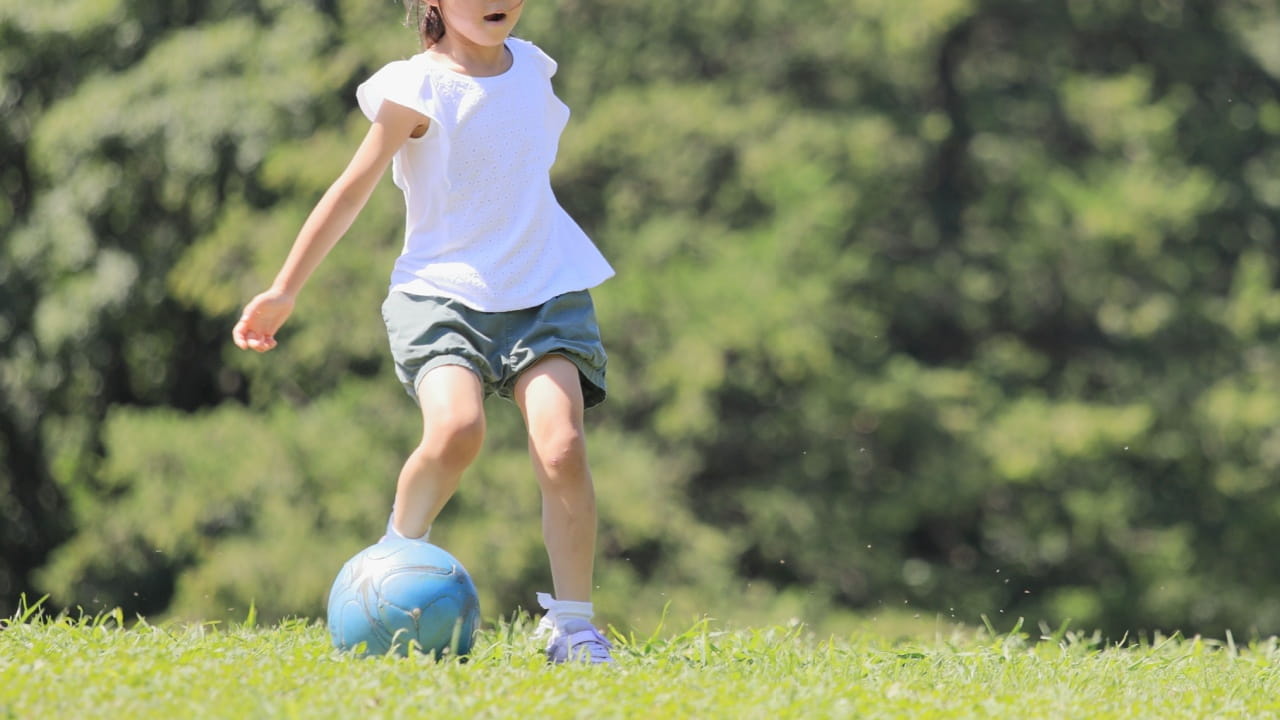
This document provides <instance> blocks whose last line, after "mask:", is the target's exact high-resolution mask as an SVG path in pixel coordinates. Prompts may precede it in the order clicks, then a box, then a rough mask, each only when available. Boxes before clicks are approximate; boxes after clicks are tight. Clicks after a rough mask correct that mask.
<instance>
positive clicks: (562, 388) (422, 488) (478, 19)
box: [233, 0, 613, 663]
mask: <svg viewBox="0 0 1280 720" xmlns="http://www.w3.org/2000/svg"><path fill="white" fill-rule="evenodd" d="M406 4H407V5H408V6H409V9H410V14H411V17H413V16H415V15H416V16H420V18H421V20H420V22H419V23H418V25H419V32H420V33H421V35H422V44H423V47H424V48H425V49H424V51H423V52H421V53H419V54H418V55H415V56H413V57H412V58H410V59H408V60H403V61H398V62H392V63H390V64H388V65H386V66H385V67H383V68H382V69H381V70H379V71H378V72H376V73H374V75H373V76H372V77H371V78H369V79H368V80H367V81H366V82H365V83H364V84H362V85H361V86H360V87H359V89H358V90H357V99H358V101H359V104H360V109H361V110H362V111H363V112H364V114H365V115H367V116H368V117H369V119H370V120H371V121H372V125H371V127H370V128H369V132H368V134H367V135H366V136H365V138H364V141H363V142H362V143H361V144H360V147H359V149H357V150H356V152H355V156H354V157H353V158H352V160H351V162H350V164H349V165H348V166H347V168H346V169H345V170H344V171H343V172H342V174H341V175H340V176H339V177H338V179H337V181H336V182H334V184H333V185H332V186H331V187H330V188H329V190H328V191H327V192H326V193H325V194H324V196H323V197H322V198H321V199H320V201H319V203H318V204H317V205H316V207H315V209H314V210H313V211H312V213H311V215H310V217H308V218H307V221H306V222H305V223H304V224H303V226H302V230H301V231H300V232H299V234H298V237H297V239H296V240H295V241H294V245H293V248H292V250H290V252H289V255H288V257H287V258H286V260H285V262H284V266H283V267H282V268H281V270H280V272H279V274H278V275H277V276H276V279H275V282H274V283H273V284H272V286H271V287H270V289H268V290H266V291H265V292H263V293H261V294H259V295H257V296H256V297H254V298H253V300H251V301H250V302H249V304H248V305H247V306H246V307H245V309H244V313H243V314H242V316H241V318H240V321H239V322H238V323H237V324H236V326H235V329H234V331H233V336H234V339H235V343H236V345H238V346H239V347H240V348H243V349H248V350H256V351H258V352H266V351H268V350H271V349H272V348H274V347H275V346H276V339H275V335H276V332H277V331H278V330H279V329H280V326H281V325H283V324H284V322H285V320H286V319H287V318H288V317H289V314H290V312H292V310H293V307H294V300H295V298H296V297H297V295H298V292H299V291H300V290H301V289H302V286H303V284H304V283H305V282H306V280H307V278H308V277H309V276H310V275H311V273H312V272H313V271H314V270H315V269H316V266H317V265H319V264H320V261H321V260H322V259H323V258H324V256H325V255H326V254H327V253H328V251H329V250H330V249H331V248H332V247H333V246H334V244H335V243H337V241H338V239H339V238H340V237H341V236H342V235H343V234H344V233H345V232H346V231H347V229H348V228H349V227H350V226H351V223H352V221H353V220H354V219H355V217H356V215H357V214H358V213H359V212H360V210H361V209H362V208H363V207H364V205H365V202H366V201H367V200H368V198H369V195H370V193H371V192H372V191H373V188H374V186H375V185H376V184H377V182H378V180H379V178H380V177H381V176H382V174H383V172H384V171H385V170H386V168H387V166H388V164H389V165H390V166H391V169H392V177H393V179H394V181H395V184H396V185H397V186H398V187H399V188H400V189H401V190H402V191H403V192H404V196H405V209H406V213H405V219H406V223H405V224H406V228H405V242H404V250H403V253H402V254H401V255H400V257H399V259H397V261H396V263H395V268H394V270H393V272H392V275H391V287H390V291H389V293H388V296H387V299H386V301H385V302H384V304H383V307H382V315H383V319H384V321H385V322H386V326H387V334H388V336H389V339H390V343H391V353H392V356H393V358H394V360H395V367H396V373H397V375H398V376H399V377H400V380H401V381H402V382H403V383H404V385H405V388H406V390H407V391H408V392H409V394H410V396H412V397H413V398H414V399H415V400H416V401H417V403H418V405H419V406H420V407H421V410H422V420H423V432H422V441H421V443H420V444H419V445H418V447H417V448H416V449H415V450H414V451H413V453H412V454H411V455H410V456H409V459H408V460H407V461H406V462H405V464H404V468H403V469H402V470H401V471H400V477H399V480H398V482H397V485H396V496H395V503H394V505H393V509H392V513H391V518H390V519H389V520H388V523H387V532H388V534H395V535H399V536H402V537H406V538H419V539H422V540H424V541H425V540H426V538H427V533H428V531H429V530H430V529H431V523H432V521H433V520H434V519H435V518H436V516H437V515H438V514H439V513H440V510H441V508H442V507H443V506H444V504H445V503H446V502H447V501H448V499H449V497H450V496H451V495H452V494H453V492H454V490H455V489H456V488H457V486H458V480H459V478H460V477H461V476H462V473H463V471H464V470H465V469H466V468H467V466H468V465H470V464H471V462H472V461H473V460H474V459H475V457H476V455H477V453H478V452H479V450H480V446H481V442H482V440H483V437H484V430H485V418H484V409H483V404H482V403H483V399H484V397H485V395H486V394H488V393H496V394H498V395H500V396H502V397H506V398H509V399H511V400H513V401H514V402H515V404H516V405H517V406H518V407H519V408H520V411H521V413H522V415H523V416H524V420H525V425H526V427H527V429H528V441H529V453H530V455H531V457H532V459H533V467H534V472H535V474H536V475H537V479H538V483H539V486H540V488H541V491H542V532H543V537H544V540H545V542H546V546H547V555H548V557H549V559H550V561H551V575H552V579H553V583H554V589H555V597H554V598H553V597H552V596H550V595H547V594H545V593H538V601H539V603H540V604H541V605H542V607H543V608H545V609H546V610H547V611H548V612H547V615H546V616H545V617H544V618H543V623H544V627H546V626H548V625H549V626H550V628H551V639H550V642H549V644H548V647H547V654H548V657H549V658H550V659H551V660H552V661H553V662H564V661H566V660H581V661H586V662H592V663H608V662H612V658H611V655H610V645H609V642H608V641H607V640H606V639H605V638H604V637H603V636H602V635H601V634H600V633H599V631H597V630H596V629H595V627H594V626H593V625H592V623H591V617H592V606H591V577H592V563H593V560H594V555H595V539H596V507H595V492H594V489H593V486H592V481H591V471H590V469H589V468H588V466H587V454H586V446H585V442H584V439H583V417H582V416H583V410H584V409H585V408H586V407H590V406H592V405H595V404H597V403H599V402H600V401H602V400H603V399H604V395H605V380H604V376H605V352H604V349H603V347H602V345H601V343H600V334H599V329H598V328H597V326H596V319H595V311H594V308H593V306H592V302H591V297H590V295H589V294H588V292H587V291H588V289H589V288H592V287H595V286H596V285H598V284H599V283H601V282H603V281H604V280H605V279H606V278H608V277H610V276H611V275H612V274H613V270H612V269H611V268H610V267H609V264H608V263H607V262H606V261H605V259H604V257H602V256H601V254H600V252H599V251H598V250H597V249H596V247H595V245H593V244H592V242H591V240H590V239H588V238H587V236H586V235H585V234H584V233H583V232H582V230H581V229H580V228H579V227H578V225H577V224H576V223H574V221H573V220H572V219H570V218H569V216H568V215H567V214H566V213H565V211H564V210H563V209H562V208H561V207H560V204H559V203H558V202H557V200H556V198H555V195H554V194H553V193H552V190H551V183H550V169H551V165H552V163H553V162H554V160H555V154H556V148H557V143H558V141H559V137H560V133H561V131H562V130H563V129H564V126H565V123H566V122H567V121H568V117H569V110H568V108H566V107H565V105H564V104H563V103H561V102H560V100H559V99H557V98H556V96H555V94H554V93H553V91H552V88H551V76H552V75H553V74H554V73H555V70H556V64H555V61H553V60H552V59H551V58H549V57H548V56H546V55H545V54H543V52H542V51H541V50H539V49H538V48H537V47H535V46H534V45H532V44H531V43H528V42H525V41H523V40H518V39H516V38H512V37H511V35H510V34H511V30H512V28H514V27H515V24H516V22H517V21H518V20H519V19H520V13H521V11H522V9H523V5H524V0H407V3H406Z"/></svg>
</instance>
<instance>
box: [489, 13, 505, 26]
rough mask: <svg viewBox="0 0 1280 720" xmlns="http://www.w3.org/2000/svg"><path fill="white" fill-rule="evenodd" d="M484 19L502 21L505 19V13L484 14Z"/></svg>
mask: <svg viewBox="0 0 1280 720" xmlns="http://www.w3.org/2000/svg"><path fill="white" fill-rule="evenodd" d="M484 19H485V21H486V22H495V23H496V22H502V21H503V20H506V19H507V14H506V13H504V12H496V13H489V14H488V15H485V16H484Z"/></svg>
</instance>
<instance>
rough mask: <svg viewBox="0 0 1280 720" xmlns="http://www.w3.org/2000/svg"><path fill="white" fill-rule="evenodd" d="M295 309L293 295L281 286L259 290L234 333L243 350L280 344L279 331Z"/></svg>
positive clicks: (266, 349)
mask: <svg viewBox="0 0 1280 720" xmlns="http://www.w3.org/2000/svg"><path fill="white" fill-rule="evenodd" d="M291 312H293V296H292V295H289V294H288V293H284V292H279V291H277V290H268V291H266V292H263V293H259V294H258V296H257V297H255V298H254V299H252V300H250V301H249V304H248V305H245V306H244V312H243V313H241V315H240V322H238V323H236V326H235V329H233V330H232V331H231V337H232V339H234V340H235V343H236V346H238V347H239V348H240V349H241V350H257V351H258V352H266V351H268V350H271V349H272V348H274V347H275V346H276V331H277V330H279V329H280V326H281V325H284V321H285V320H286V319H288V317H289V313H291Z"/></svg>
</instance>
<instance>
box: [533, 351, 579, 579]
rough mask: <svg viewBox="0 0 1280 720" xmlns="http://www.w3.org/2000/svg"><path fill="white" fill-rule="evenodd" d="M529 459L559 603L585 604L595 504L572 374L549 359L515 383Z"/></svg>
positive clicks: (560, 361) (567, 365) (562, 361)
mask: <svg viewBox="0 0 1280 720" xmlns="http://www.w3.org/2000/svg"><path fill="white" fill-rule="evenodd" d="M515 401H516V404H517V405H519V406H520V410H521V412H522V413H523V414H524V420H525V425H526V427H527V428H528V431H529V454H530V456H531V458H532V459H533V469H534V472H535V473H536V474H537V477H538V485H539V487H540V488H541V490H542V535H543V540H544V542H545V543H546V546H547V556H548V558H549V559H550V561H551V577H552V580H553V582H554V585H555V595H556V598H557V599H559V600H573V601H580V602H589V601H590V600H591V574H592V570H593V563H594V561H595V546H596V498H595V488H594V486H593V484H592V481H591V470H590V469H589V468H588V466H587V446H586V440H585V437H584V433H583V421H582V414H583V401H582V386H581V385H580V384H579V380H578V368H577V367H576V366H575V365H574V364H573V363H571V362H570V361H569V360H568V359H566V358H564V357H562V356H560V355H550V356H548V357H546V358H544V359H542V360H541V361H539V362H538V363H537V364H536V365H534V366H533V367H531V368H529V369H528V370H526V371H525V372H524V373H523V374H522V375H521V376H520V378H519V380H518V381H517V382H516V387H515Z"/></svg>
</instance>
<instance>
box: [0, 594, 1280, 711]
mask: <svg viewBox="0 0 1280 720" xmlns="http://www.w3.org/2000/svg"><path fill="white" fill-rule="evenodd" d="M530 628H531V624H530V623H529V621H528V619H527V618H521V619H518V620H516V621H514V622H510V623H507V622H503V623H498V624H497V625H496V626H494V627H489V628H487V629H485V630H484V631H482V632H481V634H480V635H479V637H478V639H477V640H478V642H477V644H476V649H475V651H474V652H473V654H472V656H471V658H470V661H469V662H466V663H460V662H456V661H443V662H438V663H437V662H435V661H433V660H431V659H429V658H427V657H425V656H415V657H410V658H396V657H379V658H372V659H363V660H362V659H357V658H354V657H352V656H350V655H346V654H341V653H338V652H336V651H334V650H333V649H332V648H331V647H330V645H329V641H328V635H327V634H326V631H325V629H324V628H323V627H322V626H320V625H318V624H315V623H310V622H301V621H295V622H285V623H282V624H279V625H276V626H272V627H254V623H253V621H252V616H251V617H250V618H249V619H248V620H247V621H246V622H245V623H243V624H241V625H240V626H237V627H230V628H223V629H218V628H215V627H213V626H209V625H184V626H176V625H175V626H168V627H166V626H163V625H151V624H148V623H145V622H142V621H137V622H133V623H126V622H125V619H124V618H123V617H122V616H121V615H120V613H114V614H104V615H98V616H95V617H82V618H74V617H67V616H62V617H57V618H47V617H43V616H41V615H40V613H39V611H38V610H35V609H28V610H25V611H23V612H22V613H20V614H19V615H18V616H16V617H14V618H11V619H8V620H0V718H24V719H25V718H32V719H43V718H165V719H166V720H167V719H168V718H295V717H296V718H308V719H310V718H423V717H448V718H505V717H513V718H516V717H518V718H533V717H537V718H579V717H637V718H641V717H642V718H828V717H831V718H843V717H849V718H854V717H856V718H943V717H946V718H951V717H981V718H987V717H1007V718H1083V717H1090V718H1135V717H1141V718H1179V717H1186V718H1210V717H1212V718H1228V717H1242V718H1243V717H1248V718H1256V717H1277V716H1280V642H1277V640H1276V639H1275V638H1271V639H1267V640H1263V641H1257V642H1254V643H1251V644H1249V645H1248V646H1246V647H1238V646H1236V645H1235V643H1234V642H1231V641H1228V642H1216V641H1210V640H1205V639H1200V638H1189V639H1184V638H1180V637H1171V638H1156V639H1155V640H1152V641H1148V642H1144V643H1137V644H1133V645H1126V646H1119V645H1109V644H1105V643H1102V642H1101V641H1100V640H1099V638H1098V637H1097V636H1085V635H1083V634H1075V633H1066V632H1059V633H1054V634H1051V635H1049V636H1046V637H1041V638H1034V637H1029V636H1027V635H1025V634H1023V633H1020V632H1011V633H1005V634H996V633H993V632H991V630H990V629H989V628H988V629H983V630H972V629H964V628H959V627H956V626H950V627H948V628H947V629H946V631H945V634H944V633H943V632H942V631H937V632H934V633H932V634H929V635H928V636H927V637H925V638H922V639H907V638H899V639H896V640H895V639H887V638H884V637H880V636H877V635H875V634H870V633H867V634H863V633H861V632H859V633H856V634H853V635H852V636H849V637H839V638H819V637H815V636H813V635H811V634H810V633H809V632H808V631H806V630H805V629H804V628H803V627H794V628H784V627H773V628H763V629H741V630H732V631H727V630H718V629H716V628H715V627H714V625H713V624H712V623H711V622H709V621H702V622H697V623H694V624H693V626H692V627H691V628H689V629H688V630H686V631H684V632H676V633H667V632H664V631H663V630H661V629H659V630H658V631H657V632H654V633H653V634H652V635H651V636H649V637H635V636H629V637H625V638H624V637H617V638H616V640H617V642H618V649H617V655H618V660H619V662H618V665H617V667H615V668H598V667H597V668H593V667H583V666H561V667H549V666H547V665H546V664H545V662H544V661H543V659H542V657H541V656H540V655H539V653H538V649H537V647H536V645H535V644H534V643H533V642H532V641H531V640H530V639H529V638H528V633H529V630H530Z"/></svg>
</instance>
